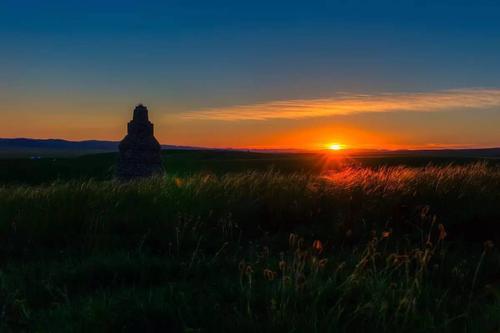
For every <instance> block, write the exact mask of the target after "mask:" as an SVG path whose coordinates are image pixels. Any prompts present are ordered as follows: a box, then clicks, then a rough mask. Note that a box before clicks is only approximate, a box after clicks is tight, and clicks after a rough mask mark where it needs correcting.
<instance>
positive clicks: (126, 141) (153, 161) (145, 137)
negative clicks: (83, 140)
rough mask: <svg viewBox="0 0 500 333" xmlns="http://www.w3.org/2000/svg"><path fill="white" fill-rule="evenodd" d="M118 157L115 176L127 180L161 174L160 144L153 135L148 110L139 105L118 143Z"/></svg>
mask: <svg viewBox="0 0 500 333" xmlns="http://www.w3.org/2000/svg"><path fill="white" fill-rule="evenodd" d="M119 149H120V157H119V159H118V165H117V170H116V175H117V177H118V178H120V179H124V180H128V179H133V178H139V177H149V176H152V175H155V174H160V173H163V172H164V170H163V166H162V163H161V156H160V150H161V147H160V144H159V143H158V141H157V140H156V139H155V137H154V134H153V124H152V123H151V122H150V121H149V119H148V109H147V108H146V107H145V106H144V105H142V104H139V105H137V106H136V107H135V109H134V118H133V119H132V121H131V122H129V123H128V133H127V135H126V136H125V138H123V140H122V141H121V142H120V146H119Z"/></svg>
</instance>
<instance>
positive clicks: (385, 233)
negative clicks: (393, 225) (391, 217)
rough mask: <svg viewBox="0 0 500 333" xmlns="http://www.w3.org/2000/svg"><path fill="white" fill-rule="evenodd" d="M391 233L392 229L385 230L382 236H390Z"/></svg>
mask: <svg viewBox="0 0 500 333" xmlns="http://www.w3.org/2000/svg"><path fill="white" fill-rule="evenodd" d="M390 235H391V232H390V231H384V232H383V233H382V238H389V236H390Z"/></svg>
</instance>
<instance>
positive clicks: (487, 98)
mask: <svg viewBox="0 0 500 333" xmlns="http://www.w3.org/2000/svg"><path fill="white" fill-rule="evenodd" d="M491 107H500V89H457V90H441V91H436V92H425V93H382V94H347V93H341V94H336V95H334V96H333V97H330V98H321V99H292V100H281V101H271V102H266V103H258V104H249V105H235V106H229V107H221V108H210V109H202V110H197V111H191V112H187V113H184V114H182V115H181V117H182V118H184V119H205V120H222V121H238V120H269V119H300V118H312V117H326V116H335V115H349V114H355V113H371V112H397V111H416V112H436V111H447V110H461V109H482V108H491Z"/></svg>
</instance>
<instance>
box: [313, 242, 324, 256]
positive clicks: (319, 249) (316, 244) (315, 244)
mask: <svg viewBox="0 0 500 333" xmlns="http://www.w3.org/2000/svg"><path fill="white" fill-rule="evenodd" d="M312 247H313V249H315V250H316V251H317V252H318V253H321V252H323V243H321V241H320V240H315V241H314V242H313V245H312Z"/></svg>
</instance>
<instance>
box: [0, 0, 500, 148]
mask: <svg viewBox="0 0 500 333" xmlns="http://www.w3.org/2000/svg"><path fill="white" fill-rule="evenodd" d="M0 39H1V41H2V44H1V46H0V51H1V52H0V119H1V122H0V137H32V138H63V139H70V140H85V139H102V140H120V139H121V138H122V137H123V136H124V134H125V129H126V123H127V121H128V120H129V119H130V117H131V113H132V110H133V108H134V106H135V105H136V104H138V103H144V104H145V105H147V106H148V108H149V110H150V118H151V121H152V122H154V124H155V131H156V137H157V138H158V140H159V141H160V142H161V143H163V144H177V145H195V146H210V147H253V148H306V149H317V148H325V147H327V146H328V145H331V144H333V143H337V144H342V145H345V146H346V147H349V148H388V149H397V148H441V147H494V146H500V126H499V125H500V2H498V1H493V0H492V1H481V0H475V1H461V0H455V1H451V0H450V1H439V0H436V1H431V0H413V1H401V0H400V1H350V0H341V1H326V0H323V1H291V0H288V1H271V0H267V1H260V0H254V1H236V0H232V1H219V0H211V1H206V0H205V1H139V0H137V1H127V0H120V1H118V0H117V1H104V0H100V1H97V0H86V1H74V0H64V1H62V0H57V1H34V0H32V1H25V0H0Z"/></svg>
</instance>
